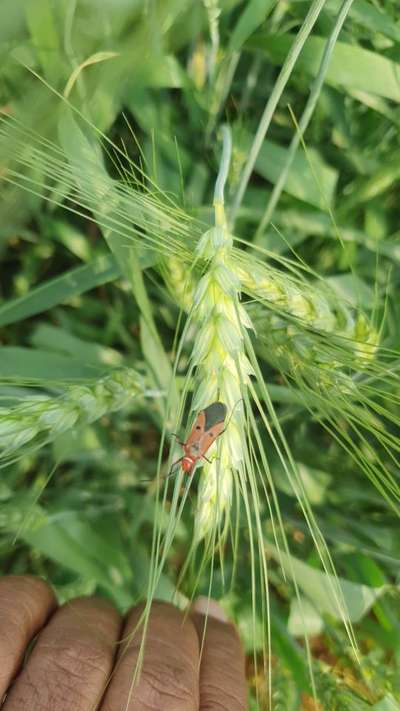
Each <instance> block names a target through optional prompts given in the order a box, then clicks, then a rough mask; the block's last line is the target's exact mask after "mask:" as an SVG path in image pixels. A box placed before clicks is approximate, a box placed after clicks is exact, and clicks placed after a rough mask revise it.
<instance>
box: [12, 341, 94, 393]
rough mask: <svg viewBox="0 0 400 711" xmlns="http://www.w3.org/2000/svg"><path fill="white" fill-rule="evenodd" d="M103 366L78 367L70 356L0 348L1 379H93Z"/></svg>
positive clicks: (23, 349) (40, 351) (45, 380)
mask: <svg viewBox="0 0 400 711" xmlns="http://www.w3.org/2000/svg"><path fill="white" fill-rule="evenodd" d="M104 370H105V366H104V365H102V366H100V365H98V366H96V365H93V364H87V363H82V361H80V360H78V359H76V360H75V359H73V358H71V356H65V355H59V354H58V353H52V352H50V351H44V350H36V349H34V348H19V347H14V346H3V347H2V348H0V373H1V377H3V378H20V379H22V380H24V379H28V380H29V379H39V380H43V384H44V385H46V383H47V382H48V381H49V380H62V381H63V380H68V379H75V378H86V379H87V378H97V377H99V375H101V374H104Z"/></svg>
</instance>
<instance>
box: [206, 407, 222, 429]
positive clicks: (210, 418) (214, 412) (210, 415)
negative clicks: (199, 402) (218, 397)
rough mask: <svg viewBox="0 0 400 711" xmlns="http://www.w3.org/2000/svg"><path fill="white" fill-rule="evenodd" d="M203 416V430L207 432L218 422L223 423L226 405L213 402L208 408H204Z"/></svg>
mask: <svg viewBox="0 0 400 711" xmlns="http://www.w3.org/2000/svg"><path fill="white" fill-rule="evenodd" d="M203 412H204V415H205V418H206V421H205V426H204V429H205V431H206V432H207V431H208V430H210V429H211V427H214V425H217V424H219V423H220V422H225V417H226V405H224V403H223V402H213V403H212V404H211V405H209V406H208V407H205V408H204V410H203Z"/></svg>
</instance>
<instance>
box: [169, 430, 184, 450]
mask: <svg viewBox="0 0 400 711" xmlns="http://www.w3.org/2000/svg"><path fill="white" fill-rule="evenodd" d="M171 437H175V439H176V440H177V442H178V444H180V445H181V447H183V445H184V444H185V443H184V442H182V440H181V439H179V437H178V435H177V434H175V432H171Z"/></svg>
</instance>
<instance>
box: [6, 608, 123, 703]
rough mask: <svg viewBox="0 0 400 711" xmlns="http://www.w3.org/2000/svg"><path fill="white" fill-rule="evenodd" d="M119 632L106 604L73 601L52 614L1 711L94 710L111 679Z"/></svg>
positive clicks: (116, 618) (118, 624) (112, 611)
mask: <svg viewBox="0 0 400 711" xmlns="http://www.w3.org/2000/svg"><path fill="white" fill-rule="evenodd" d="M120 629H121V619H120V616H119V614H118V612H117V611H116V610H115V609H114V608H113V607H112V606H111V605H110V603H108V602H106V601H105V600H100V599H96V598H77V599H76V600H73V601H71V602H69V603H67V604H66V605H64V606H63V607H61V608H60V609H59V610H57V612H56V613H55V614H54V615H53V617H52V619H51V620H50V622H49V624H48V625H47V627H45V628H44V630H43V631H42V632H41V634H40V635H39V638H38V641H37V643H36V646H35V648H34V649H33V651H32V654H31V656H30V657H29V659H28V661H27V664H26V666H25V667H24V669H23V670H22V672H21V674H20V675H19V677H18V678H17V680H16V681H15V684H14V685H13V686H12V688H11V689H10V692H9V694H8V696H7V699H6V703H5V706H4V709H5V711H26V710H27V709H29V711H88V710H89V709H90V710H92V709H96V708H97V707H98V704H99V703H100V700H101V698H102V695H103V693H104V690H105V688H106V685H107V681H108V679H109V676H110V673H111V670H112V666H113V662H114V654H115V650H116V647H117V641H118V638H119V633H120Z"/></svg>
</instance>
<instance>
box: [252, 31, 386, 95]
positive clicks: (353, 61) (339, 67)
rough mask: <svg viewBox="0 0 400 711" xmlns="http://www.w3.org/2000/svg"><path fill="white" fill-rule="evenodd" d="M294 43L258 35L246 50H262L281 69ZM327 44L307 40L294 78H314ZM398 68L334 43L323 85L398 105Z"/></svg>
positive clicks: (365, 51) (289, 37)
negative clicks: (367, 95)
mask: <svg viewBox="0 0 400 711" xmlns="http://www.w3.org/2000/svg"><path fill="white" fill-rule="evenodd" d="M292 42H293V36H292V35H290V34H287V35H279V36H278V35H267V34H262V35H261V34H260V35H257V36H255V37H253V38H251V39H250V40H249V42H248V45H249V47H252V48H254V49H261V50H263V51H264V52H265V53H266V54H267V56H268V57H269V58H270V60H271V61H272V62H274V63H275V64H278V65H280V64H281V63H282V62H283V61H284V59H285V57H286V55H287V53H288V51H289V49H290V47H291V45H292ZM325 42H326V40H325V39H324V38H323V37H310V38H309V39H308V41H307V44H306V46H305V47H304V48H303V51H302V53H301V55H300V57H299V59H298V61H297V64H296V68H295V74H297V73H298V72H301V71H304V72H306V73H307V74H310V75H311V76H315V75H316V74H317V72H318V68H319V65H320V61H321V56H322V52H323V50H324V46H325ZM399 77H400V64H398V63H396V62H393V61H392V60H391V59H387V58H386V57H383V56H382V55H380V54H376V53H375V52H371V51H370V50H368V49H364V48H362V47H359V46H357V45H353V44H346V43H344V42H337V43H336V46H335V49H334V51H333V54H332V59H331V62H330V65H329V69H328V71H327V74H326V83H327V84H331V85H332V86H335V87H338V88H339V89H340V88H341V87H344V88H345V89H347V88H349V89H359V90H361V91H366V92H370V93H371V94H377V95H378V96H383V97H384V98H387V99H392V100H393V101H397V102H399V101H400V81H399Z"/></svg>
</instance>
